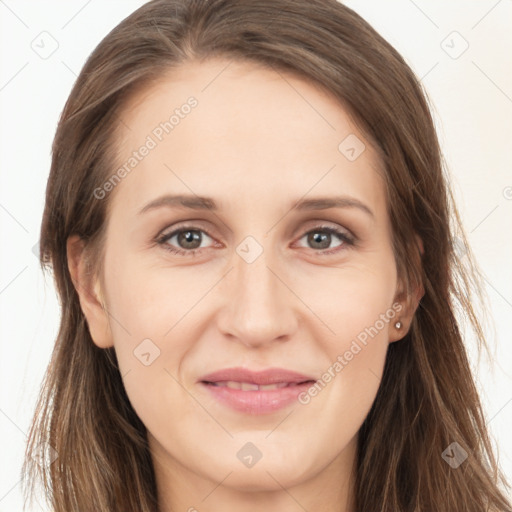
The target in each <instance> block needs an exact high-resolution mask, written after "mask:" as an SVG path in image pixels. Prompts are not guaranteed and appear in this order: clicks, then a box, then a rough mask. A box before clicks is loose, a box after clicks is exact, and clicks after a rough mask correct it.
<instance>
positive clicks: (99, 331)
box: [66, 235, 114, 348]
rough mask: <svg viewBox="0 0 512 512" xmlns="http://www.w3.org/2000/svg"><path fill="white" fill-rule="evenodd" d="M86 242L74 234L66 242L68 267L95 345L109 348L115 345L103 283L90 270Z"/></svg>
mask: <svg viewBox="0 0 512 512" xmlns="http://www.w3.org/2000/svg"><path fill="white" fill-rule="evenodd" d="M84 248H85V242H84V241H83V240H82V239H81V238H80V237H79V236H78V235H72V236H70V237H69V238H68V240H67V243H66V250H67V258H68V268H69V273H70V274H71V279H72V280H73V285H74V286H75V289H76V291H77V293H78V297H79V299H80V307H81V308H82V312H83V314H84V316H85V319H86V320H87V326H88V327H89V332H90V334H91V338H92V340H93V342H94V344H95V345H97V346H98V347H100V348H108V347H112V346H113V345H114V343H113V337H112V332H111V330H110V323H109V318H108V311H107V310H106V308H105V306H104V301H103V297H102V292H101V285H100V280H99V278H98V276H94V275H92V273H91V272H90V266H89V264H88V263H89V262H88V260H87V254H86V251H85V250H84Z"/></svg>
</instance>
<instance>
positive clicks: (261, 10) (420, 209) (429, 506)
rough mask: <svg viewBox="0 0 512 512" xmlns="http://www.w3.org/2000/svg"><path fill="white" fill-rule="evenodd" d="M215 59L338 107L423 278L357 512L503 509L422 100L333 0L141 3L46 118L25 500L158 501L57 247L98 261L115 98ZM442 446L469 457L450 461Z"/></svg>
mask: <svg viewBox="0 0 512 512" xmlns="http://www.w3.org/2000/svg"><path fill="white" fill-rule="evenodd" d="M216 56H219V57H226V58H228V59H239V60H243V61H251V62H254V63H258V64H261V65H264V66H267V67H271V68H272V69H275V70H282V71H289V72H293V73H295V74H296V75H298V76H300V77H303V78H304V79H306V80H310V81H314V82H315V83H317V84H319V85H320V86H322V87H324V88H325V90H327V91H329V92H330V93H331V94H333V95H334V96H335V97H336V98H337V99H339V101H340V104H342V105H343V106H344V107H345V108H347V109H348V110H349V111H350V113H351V115H353V116H354V119H355V121H356V122H357V124H358V126H359V128H360V129H361V130H362V131H363V133H364V134H365V135H366V136H367V137H368V140H371V141H373V143H374V144H375V146H376V148H377V149H378V151H379V153H380V156H381V159H382V161H383V164H384V168H385V171H386V172H385V179H386V193H387V199H388V211H389V215H390V218H391V223H392V227H393V247H394V252H395V257H396V263H397V268H398V272H399V276H400V277H401V279H403V282H405V283H406V284H407V287H408V289H409V290H412V289H413V287H414V286H415V285H417V284H418V283H421V285H422V286H423V288H424V292H425V293H424V296H423V298H422V299H421V302H420V304H419V307H418V309H417V311H416V313H415V317H414V320H413V323H412V325H411V328H410V330H409V332H408V334H407V335H406V337H405V338H404V339H403V340H401V341H400V342H396V343H392V344H391V345H390V347H389V350H388V354H387V359H386V364H385V370H384V375H383V378H382V382H381V385H380V388H379V391H378V394H377V397H376V399H375V402H374V404H373V406H372V408H371V410H370V412H369V414H368V416H367V418H366V419H365V421H364V423H363V425H362V427H361V429H360V432H359V446H358V458H357V480H356V487H355V496H356V509H357V511H358V512H370V511H371V512H377V511H379V512H402V511H403V512H433V511H450V512H453V511H457V512H462V511H464V512H482V511H504V510H510V509H512V506H511V504H510V502H509V501H508V500H507V498H506V497H505V495H504V493H503V491H502V490H501V486H505V487H507V488H508V485H507V482H506V481H505V478H504V476H503V475H502V473H501V472H500V471H499V467H498V464H497V462H496V460H495V458H494V455H493V447H492V445H491V442H490V439H489V434H488V432H487V427H486V422H485V419H484V415H483V411H482V408H481V403H480V400H479V397H478V394H477V390H476V387H475V383H474V380H473V377H472V374H471V369H470V365H469V362H468V358H467V354H466V348H465V345H464V340H463V337H462V332H461V331H462V328H461V326H460V324H459V321H458V320H457V318H456V312H457V310H458V311H459V312H461V313H462V316H465V317H466V318H467V319H468V321H469V325H470V326H472V328H473V330H474V333H475V334H476V338H477V340H478V341H479V347H480V348H481V347H482V346H484V347H486V348H487V345H486V342H485V339H484V335H483V331H482V328H481V324H480V323H479V322H480V321H479V319H478V318H477V316H476V315H475V313H474V310H473V306H472V297H475V292H476V298H479V297H480V298H481V294H480V291H479V290H480V289H481V288H480V278H479V274H478V271H477V270H475V269H476V267H475V266H474V263H473V260H472V257H471V252H470V250H469V247H468V246H467V243H466V239H465V237H464V232H463V229H462V226H461V222H460V219H459V216H458V213H457V209H456V208H455V206H454V202H453V198H452V195H451V192H450V189H449V185H448V181H447V176H446V175H445V167H444V164H443V160H442V155H441V152H440V148H439V143H438V140H437V136H436V132H435V128H434V123H433V120H432V117H431V113H430V109H429V105H428V101H427V99H426V95H425V93H424V91H423V90H422V87H421V85H420V83H419V81H418V80H417V78H416V77H415V76H414V74H413V72H412V71H411V70H410V68H409V67H408V66H407V64H406V63H405V62H404V60H403V59H402V57H401V56H400V55H399V54H398V53H397V51H395V50H394V49H393V48H392V47H391V46H390V45H389V44H388V43H387V42H386V41H385V40H384V39H383V38H382V37H381V36H380V35H379V34H378V33H377V32H376V31H375V30H374V29H373V28H372V27H370V26H369V25H368V23H366V22H365V21H364V20H363V19H362V18H361V17H360V16H359V15H357V14H356V13H355V12H353V11H352V10H351V9H349V8H347V7H346V6H343V5H342V4H340V3H338V2H336V1H335V0H153V1H151V2H149V3H147V4H145V5H144V6H143V7H141V8H140V9H138V10H137V11H135V12H134V13H133V14H132V15H130V16H129V17H128V18H126V19H125V20H124V21H122V22H121V23H120V24H119V25H118V26H117V27H115V28H114V29H113V30H112V31H111V32H110V33H109V34H108V35H107V36H106V37H105V38H104V39H103V41H101V43H100V44H99V45H98V47H97V48H96V49H95V50H94V52H93V53H92V54H91V55H90V57H89V58H88V60H87V62H86V64H85V66H84V68H83V69H82V71H81V73H80V75H79V77H78V79H77V81H76V83H75V85H74V87H73V90H72V91H71V94H70V96H69V99H68V100H67V103H66V105H65V108H64V110H63V112H62V115H61V118H60V122H59V125H58V129H57V132H56V135H55V140H54V143H53V151H52V165H51V170H50V176H49V180H48V185H47V190H46V204H45V210H44V216H43V221H42V227H41V237H40V250H41V253H40V259H41V265H42V267H43V270H44V269H49V270H51V271H52V272H53V277H54V279H55V282H56V287H57V291H58V294H59V297H60V303H61V307H62V318H61V324H60V330H59V333H58V336H57V340H56V343H55V348H54V351H53V354H52V358H51V361H50V364H49V366H48V369H47V372H46V374H45V379H44V383H43V387H42V390H41V394H40V397H39V401H38V404H37V409H36V412H35V415H34V421H33V424H32V427H31V430H30V434H29V442H28V443H27V451H26V458H25V463H24V466H23V471H24V475H25V480H24V488H25V493H26V498H27V499H28V497H29V496H30V497H32V496H33V494H34V489H35V483H36V482H41V483H42V484H43V490H44V492H45V494H46V496H47V497H48V499H49V501H50V503H51V505H52V507H53V508H54V510H55V512H79V511H80V512H83V511H85V510H95V511H113V510H116V511H117V510H119V511H121V510H122V511H123V512H132V511H133V512H150V511H152V512H155V511H157V510H158V503H157V492H156V484H155V476H154V470H153V466H152V461H151V456H150V453H149V450H148V444H147V438H146V429H145V427H144V424H143V423H142V422H141V420H140V419H139V418H138V416H137V415H136V413H135V412H134V410H133V408H132V407H131V404H130V402H129V400H128V397H127V395H126V392H125V389H124V386H123V382H122V378H121V375H120V373H119V369H118V366H117V360H116V356H115V352H114V349H113V348H108V349H100V348H98V347H97V346H96V345H95V344H94V343H93V342H92V339H91V336H90V333H89V331H88V327H87V323H86V321H85V319H84V315H83V313H82V310H81V308H80V303H79V300H78V295H77V292H76V290H75V287H74V285H73V282H72V280H71V276H70V273H69V270H68V263H67V256H66V241H67V239H68V237H70V236H71V235H73V234H78V235H79V236H80V237H81V238H82V239H83V240H84V242H85V245H86V249H87V250H88V251H89V253H90V262H91V267H90V270H91V272H97V271H98V269H99V267H100V266H101V262H102V247H103V241H104V240H103V237H104V233H105V226H106V220H107V214H108V211H107V207H108V204H109V197H107V198H105V199H103V200H98V199H97V198H96V197H95V194H94V190H95V189H96V188H97V187H101V185H102V184H103V183H104V182H105V180H106V179H107V178H108V177H109V176H111V175H112V173H113V170H114V169H116V168H117V166H119V162H117V161H116V154H115V144H116V133H117V132H116V129H117V128H118V127H119V125H120V123H121V117H122V109H123V106H124V105H125V104H126V101H127V100H128V99H129V98H131V97H132V96H133V95H134V94H135V93H136V92H137V91H139V90H141V89H143V88H144V87H146V86H147V85H148V84H150V83H151V82H154V81H155V80H158V79H159V77H161V76H162V75H163V74H164V73H168V72H169V71H170V70H172V68H173V67H176V66H179V65H180V63H183V62H185V61H187V60H190V59H197V60H202V59H206V58H209V57H216ZM134 172H136V171H134ZM416 234H417V235H419V236H420V238H421V239H422V241H423V245H424V253H423V254H422V255H421V258H420V257H419V255H418V248H417V245H416V243H414V240H415V235H416ZM455 240H456V242H454V241H455ZM461 244H462V247H463V248H464V258H462V257H461V254H460V250H459V247H461ZM453 443H457V445H456V446H455V448H454V445H453ZM450 447H451V448H450ZM447 449H448V450H452V451H451V452H449V453H450V454H451V455H452V456H453V453H454V452H453V450H455V449H456V450H458V452H457V453H459V454H460V453H464V452H463V451H462V450H464V451H465V452H466V453H467V459H466V460H464V461H463V462H462V464H461V465H460V466H459V467H458V468H457V469H455V468H454V467H452V466H451V465H450V464H448V463H447V462H446V460H445V459H446V457H443V453H446V452H445V450H447ZM53 450H55V452H53ZM52 455H53V456H52ZM55 455H56V456H57V458H56V459H55V460H54V461H53V458H54V456H55ZM27 484H30V485H27Z"/></svg>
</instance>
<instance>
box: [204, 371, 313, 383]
mask: <svg viewBox="0 0 512 512" xmlns="http://www.w3.org/2000/svg"><path fill="white" fill-rule="evenodd" d="M199 380H200V381H201V382H221V381H234V382H247V383H251V384H258V385H261V386H264V385H266V384H278V383H281V382H288V383H295V384H297V383H301V382H308V381H312V380H313V381H314V380H316V379H315V378H314V377H311V376H308V375H304V374H301V373H298V372H294V371H291V370H286V369H284V368H268V369H266V370H262V371H251V370H248V369H247V368H241V367H237V368H225V369H223V370H219V371H216V372H213V373H209V374H208V375H204V376H203V377H201V378H200V379H199Z"/></svg>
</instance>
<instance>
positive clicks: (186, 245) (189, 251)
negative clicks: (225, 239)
mask: <svg viewBox="0 0 512 512" xmlns="http://www.w3.org/2000/svg"><path fill="white" fill-rule="evenodd" d="M203 233H204V234H205V235H206V237H207V238H210V239H212V238H211V237H210V235H208V233H206V231H204V229H199V228H196V227H192V226H186V227H183V228H180V229H176V230H174V231H172V232H171V233H168V234H163V235H162V236H160V237H159V238H158V239H157V243H158V244H160V245H162V246H163V247H164V248H165V249H166V250H168V251H170V252H172V253H174V254H180V255H186V256H193V255H194V254H195V252H196V249H200V248H201V243H202V241H203V238H204V237H203V235H202V234H203ZM173 238H176V242H175V243H176V244H177V245H178V247H175V246H173V245H171V244H170V243H169V242H170V241H171V240H172V239H173Z"/></svg>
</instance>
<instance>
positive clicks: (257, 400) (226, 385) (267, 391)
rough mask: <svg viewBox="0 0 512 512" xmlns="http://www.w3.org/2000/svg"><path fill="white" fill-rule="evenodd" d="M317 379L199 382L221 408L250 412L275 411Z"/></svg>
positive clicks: (291, 402)
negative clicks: (260, 382)
mask: <svg viewBox="0 0 512 512" xmlns="http://www.w3.org/2000/svg"><path fill="white" fill-rule="evenodd" d="M315 382H316V381H315V380H304V381H299V382H274V383H272V384H256V383H254V382H238V381H232V380H231V381H216V382H211V381H205V380H203V381H200V382H199V384H200V386H201V387H202V389H203V390H204V392H205V393H206V394H207V396H208V397H210V398H211V399H213V400H214V401H215V402H216V403H217V404H218V405H219V406H220V407H221V408H226V409H228V410H231V411H234V412H236V413H243V414H245V415H251V416H262V415H269V414H272V413H275V412H276V411H279V410H282V409H284V408H286V407H290V406H291V405H292V404H295V405H297V402H298V401H299V396H300V395H301V394H302V393H306V392H307V391H308V389H309V388H310V387H311V386H312V385H313V384H314V383H315Z"/></svg>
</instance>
